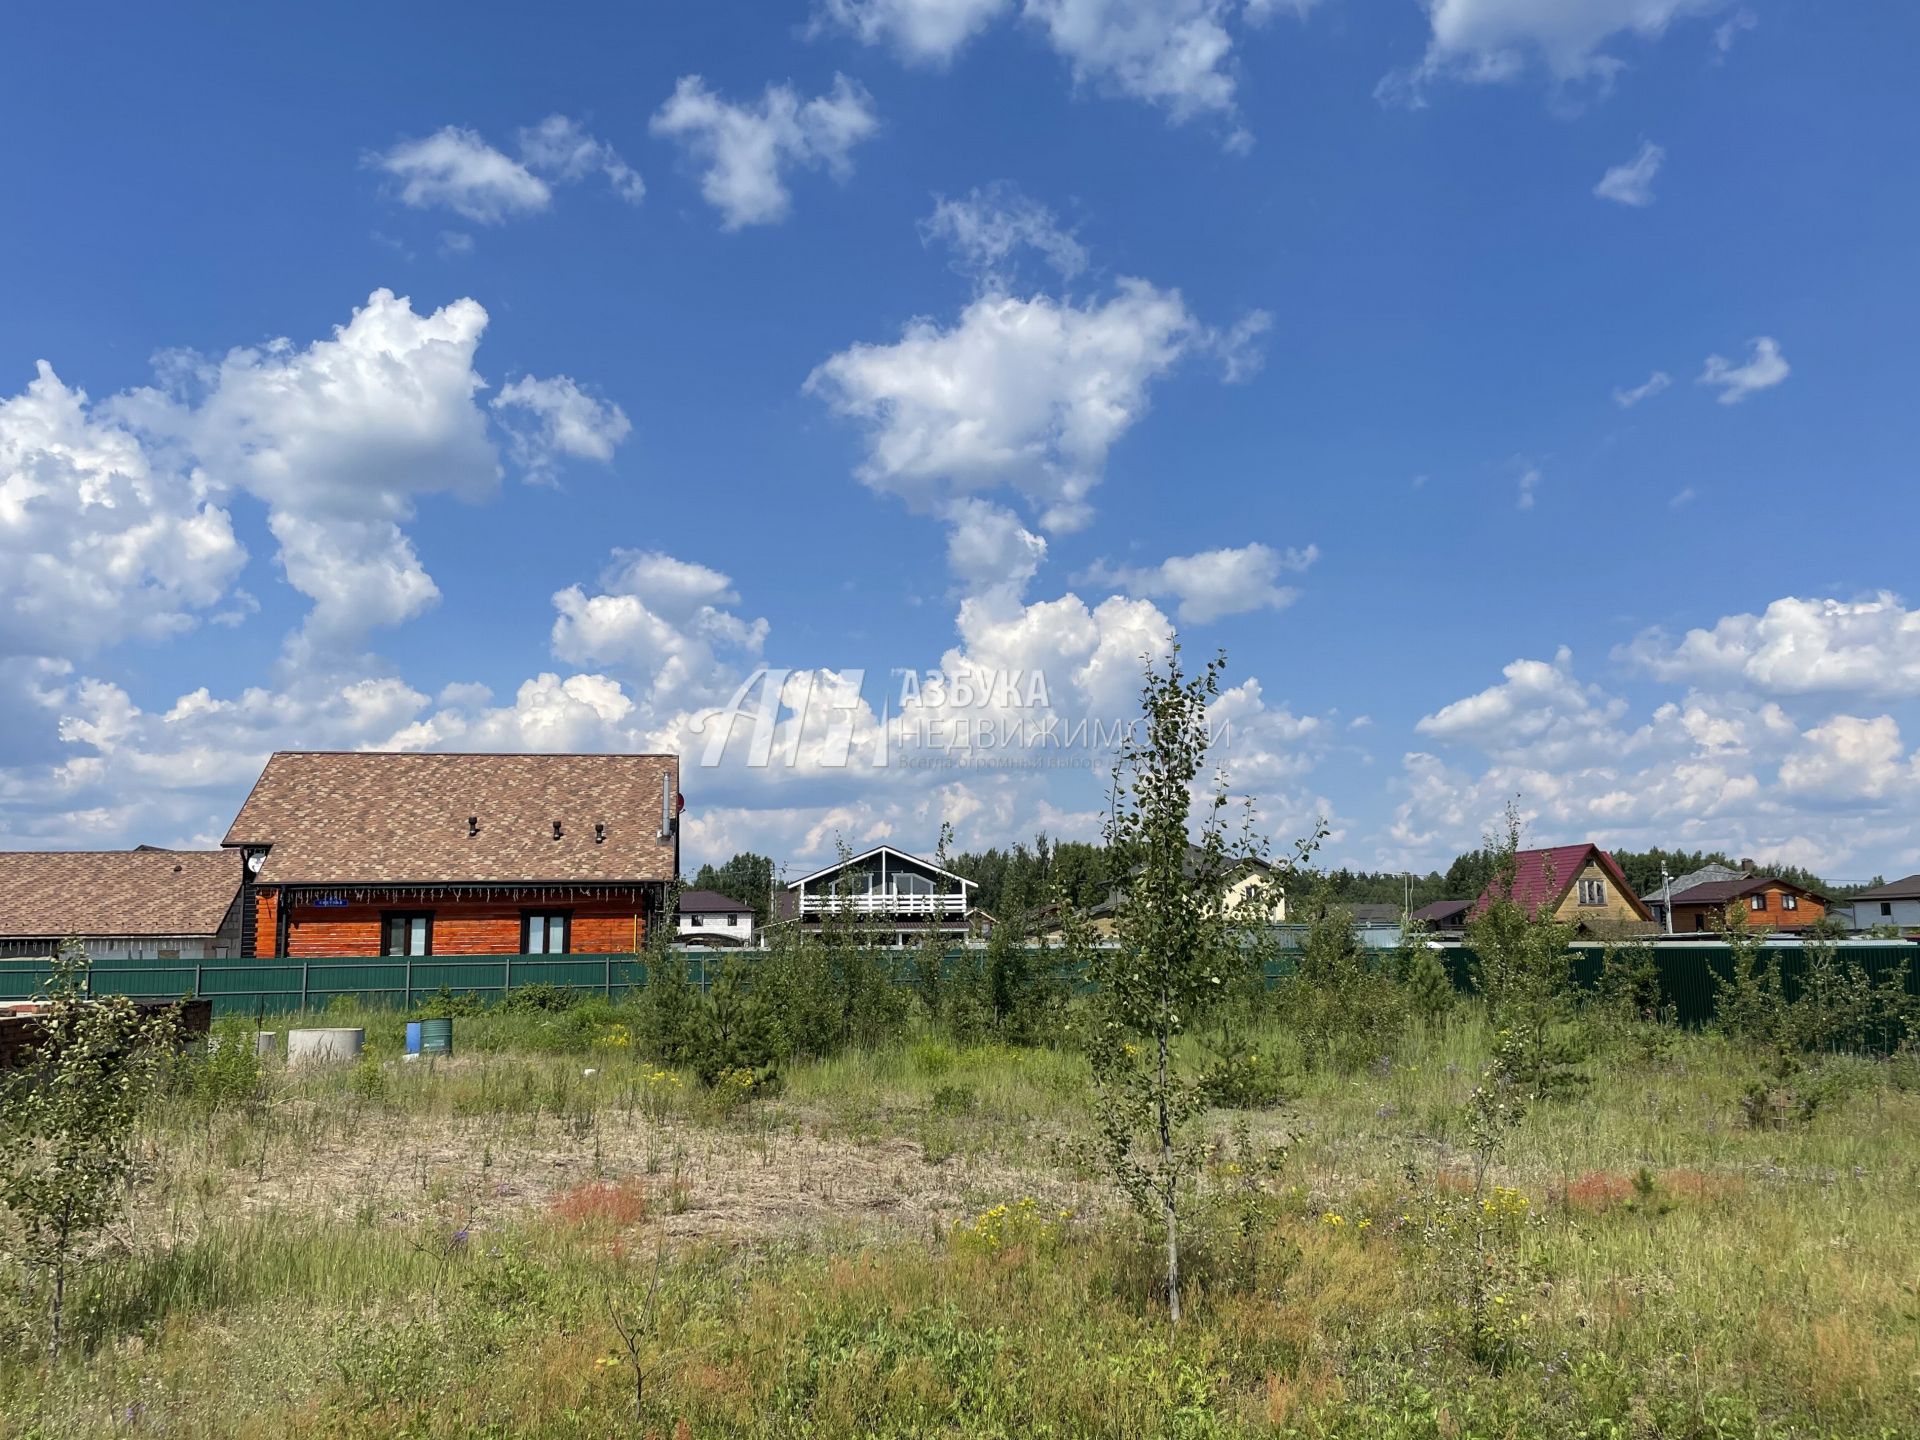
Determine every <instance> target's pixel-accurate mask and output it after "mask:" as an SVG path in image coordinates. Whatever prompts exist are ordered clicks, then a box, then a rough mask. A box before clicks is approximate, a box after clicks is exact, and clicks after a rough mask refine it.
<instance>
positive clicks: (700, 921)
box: [687, 915, 707, 930]
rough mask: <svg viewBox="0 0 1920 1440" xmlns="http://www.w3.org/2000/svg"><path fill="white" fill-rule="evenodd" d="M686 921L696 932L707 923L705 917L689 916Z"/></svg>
mask: <svg viewBox="0 0 1920 1440" xmlns="http://www.w3.org/2000/svg"><path fill="white" fill-rule="evenodd" d="M687 920H688V923H689V924H691V925H692V926H693V928H694V929H696V930H698V929H700V928H701V927H702V926H703V925H705V924H706V923H707V917H706V916H704V915H689V916H688V917H687Z"/></svg>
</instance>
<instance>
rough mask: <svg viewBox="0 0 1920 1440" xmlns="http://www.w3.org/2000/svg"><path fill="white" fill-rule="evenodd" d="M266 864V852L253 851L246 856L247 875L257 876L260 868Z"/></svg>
mask: <svg viewBox="0 0 1920 1440" xmlns="http://www.w3.org/2000/svg"><path fill="white" fill-rule="evenodd" d="M266 863H267V856H266V852H265V851H255V852H254V853H253V854H251V855H249V856H247V873H248V874H249V875H258V874H259V873H260V867H261V866H262V865H264V864H266Z"/></svg>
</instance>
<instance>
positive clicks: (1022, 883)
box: [690, 834, 1859, 923]
mask: <svg viewBox="0 0 1920 1440" xmlns="http://www.w3.org/2000/svg"><path fill="white" fill-rule="evenodd" d="M1613 858H1614V859H1615V860H1618V861H1619V862H1620V868H1621V869H1622V870H1623V871H1625V872H1626V876H1627V883H1628V884H1630V885H1631V886H1632V887H1633V892H1634V894H1636V895H1646V894H1649V893H1651V892H1652V891H1654V890H1657V889H1659V887H1660V866H1661V864H1662V862H1664V863H1665V864H1666V867H1667V873H1668V874H1670V875H1671V876H1673V878H1674V879H1676V880H1677V879H1679V878H1680V877H1681V876H1683V875H1686V874H1688V873H1690V872H1692V871H1694V870H1698V869H1700V868H1701V867H1702V866H1705V865H1729V866H1734V867H1736V868H1737V867H1738V865H1739V863H1740V862H1739V859H1738V858H1737V857H1734V856H1730V855H1728V854H1726V853H1725V852H1724V851H1720V850H1661V849H1653V850H1615V851H1614V852H1613ZM1493 867H1494V852H1493V851H1492V850H1491V849H1489V848H1486V847H1482V848H1480V849H1477V850H1469V851H1467V852H1466V853H1465V854H1463V855H1458V856H1455V857H1454V860H1453V863H1452V864H1450V865H1448V866H1447V868H1446V869H1445V870H1444V871H1440V870H1430V871H1428V872H1427V873H1426V874H1425V875H1413V876H1411V877H1409V876H1408V875H1406V874H1405V873H1404V872H1401V871H1394V870H1352V869H1349V868H1347V867H1346V866H1344V865H1343V866H1341V867H1340V868H1338V869H1335V870H1324V871H1316V872H1315V873H1314V875H1313V876H1312V877H1311V879H1310V880H1309V882H1308V883H1310V884H1312V885H1313V886H1314V887H1315V888H1316V890H1317V892H1318V893H1319V894H1321V895H1324V897H1325V898H1326V899H1327V900H1329V901H1333V902H1335V903H1338V904H1344V905H1360V904H1392V905H1398V904H1400V903H1401V902H1402V901H1404V900H1405V899H1407V897H1408V889H1409V879H1410V880H1411V890H1412V901H1413V907H1414V908H1415V909H1416V910H1417V909H1419V908H1420V907H1421V906H1422V905H1426V904H1429V903H1431V902H1432V901H1435V900H1472V899H1474V898H1476V897H1477V896H1478V895H1479V894H1480V892H1481V891H1482V890H1485V889H1486V888H1487V884H1488V882H1489V881H1491V880H1492V879H1493ZM947 868H948V869H950V870H952V871H953V872H954V873H955V874H956V875H963V876H965V877H966V878H967V879H969V880H971V881H973V882H974V883H975V884H976V885H978V886H979V887H980V888H979V889H978V890H977V891H975V892H974V903H976V904H977V905H979V906H980V907H981V908H983V909H985V910H986V911H988V912H989V913H990V914H993V915H995V916H998V917H999V918H1000V919H1002V920H1014V919H1017V918H1019V917H1020V916H1022V915H1025V914H1029V913H1031V912H1032V911H1034V910H1037V909H1039V908H1040V907H1041V906H1043V905H1046V904H1049V903H1051V901H1052V900H1053V898H1054V893H1055V890H1056V888H1058V889H1059V890H1062V891H1064V892H1065V895H1066V898H1067V900H1068V902H1069V903H1071V904H1073V905H1075V906H1085V905H1092V904H1094V903H1095V902H1097V901H1100V900H1103V899H1105V898H1106V896H1107V894H1108V892H1109V891H1110V890H1111V889H1112V888H1113V884H1114V880H1115V878H1116V877H1115V876H1114V875H1113V874H1112V873H1111V869H1110V865H1109V861H1108V857H1107V851H1106V847H1105V846H1103V845H1096V844H1090V843H1088V842H1087V841H1084V840H1054V839H1051V838H1050V837H1048V836H1047V835H1045V834H1041V835H1037V836H1035V837H1034V839H1033V843H1032V844H1028V843H1026V842H1025V841H1020V842H1018V843H1016V844H1014V845H1011V846H1009V847H1007V848H1006V849H1001V848H1000V847H999V846H994V847H992V848H991V849H987V850H968V851H963V852H961V853H960V854H958V855H950V856H948V857H947ZM1754 868H1755V870H1756V871H1757V872H1758V873H1761V874H1767V875H1778V876H1779V877H1780V878H1781V879H1783V880H1790V881H1792V882H1793V883H1794V884H1796V885H1804V886H1805V887H1806V888H1807V889H1809V890H1813V891H1816V892H1818V893H1820V894H1823V895H1827V896H1830V897H1832V898H1834V899H1845V898H1847V896H1849V895H1851V894H1852V893H1853V892H1854V891H1855V890H1856V889H1858V888H1859V887H1858V886H1833V885H1828V884H1827V883H1826V882H1825V881H1824V880H1822V879H1821V878H1820V877H1819V876H1818V875H1815V874H1814V873H1813V872H1812V871H1810V870H1807V869H1804V868H1803V867H1801V866H1798V865H1778V864H1767V863H1764V862H1762V863H1759V864H1756V865H1755V867H1754ZM690 884H691V885H692V887H693V888H695V889H700V890H717V891H719V892H720V893H721V894H722V895H727V896H730V897H731V898H733V899H735V900H738V901H740V902H741V903H742V904H746V905H751V906H753V907H754V913H755V915H756V916H757V917H758V918H759V920H760V921H761V922H762V923H765V920H766V910H767V904H768V897H769V895H770V894H771V892H772V890H773V889H774V888H775V886H776V884H777V882H776V880H775V879H774V864H773V861H772V860H771V859H769V858H768V857H767V856H765V855H756V854H753V853H752V852H750V851H749V852H745V853H742V854H739V855H735V856H734V857H733V858H732V859H731V860H729V861H727V862H726V864H724V865H718V866H716V865H702V866H701V867H700V871H699V873H698V874H697V875H695V876H694V877H693V879H692V881H691V882H690Z"/></svg>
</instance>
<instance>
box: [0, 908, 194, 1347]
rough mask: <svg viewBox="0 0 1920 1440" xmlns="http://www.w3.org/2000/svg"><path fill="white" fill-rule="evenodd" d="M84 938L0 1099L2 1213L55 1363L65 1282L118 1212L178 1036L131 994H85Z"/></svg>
mask: <svg viewBox="0 0 1920 1440" xmlns="http://www.w3.org/2000/svg"><path fill="white" fill-rule="evenodd" d="M87 971H88V961H87V956H86V952H85V951H83V950H82V949H81V948H80V943H79V942H78V941H77V940H68V941H66V942H64V943H63V944H62V945H61V946H60V953H59V955H58V956H56V957H55V960H54V964H53V973H52V974H51V976H50V977H49V978H48V981H47V1006H46V1009H45V1010H43V1011H42V1012H41V1013H40V1015H39V1016H38V1017H37V1018H38V1020H39V1023H40V1041H39V1044H38V1045H37V1046H36V1047H35V1049H34V1051H33V1053H32V1055H31V1056H30V1057H29V1063H28V1064H27V1066H26V1067H25V1068H24V1069H22V1070H20V1071H18V1072H16V1073H15V1074H13V1075H11V1076H9V1077H8V1079H7V1084H6V1090H5V1093H4V1096H0V1102H3V1103H0V1203H4V1204H5V1205H6V1207H7V1209H8V1210H10V1211H11V1212H12V1213H13V1217H14V1219H15V1220H16V1221H17V1222H18V1225H19V1228H20V1234H21V1239H22V1242H23V1243H22V1257H21V1258H22V1259H23V1260H24V1261H25V1263H26V1266H27V1268H28V1270H29V1271H30V1272H37V1273H38V1274H40V1275H41V1276H43V1277H44V1278H45V1280H46V1282H47V1284H48V1285H49V1286H50V1294H49V1309H50V1313H51V1319H52V1334H51V1339H50V1342H49V1347H48V1348H49V1349H50V1351H51V1353H52V1354H53V1356H54V1358H55V1359H58V1358H59V1354H60V1331H61V1323H62V1321H63V1319H64V1318H65V1308H66V1295H67V1279H68V1276H69V1274H70V1272H71V1271H72V1269H73V1267H74V1265H75V1264H76V1263H77V1253H78V1250H79V1247H80V1246H81V1244H82V1243H83V1242H84V1241H85V1240H86V1238H87V1237H88V1236H89V1235H92V1234H93V1233H94V1232H95V1231H97V1230H98V1229H100V1227H101V1226H103V1225H105V1224H106V1223H107V1222H108V1221H109V1220H111V1219H113V1217H114V1216H115V1215H116V1214H118V1213H119V1211H120V1207H121V1205H122V1204H123V1203H124V1200H125V1195H126V1191H127V1189H128V1187H129V1186H130V1185H131V1183H132V1181H133V1178H134V1173H135V1164H134V1153H133V1131H134V1125H135V1123H136V1122H137V1121H138V1119H139V1116H140V1109H141V1106H142V1105H143V1104H144V1103H145V1102H146V1100H147V1097H148V1096H149V1095H150V1094H152V1092H153V1089H154V1087H155V1085H156V1084H157V1082H158V1081H159V1079H160V1077H161V1074H162V1071H163V1070H164V1068H165V1065H166V1062H167V1057H168V1056H169V1055H170V1054H171V1052H172V1049H173V1041H174V1037H175V1035H176V1033H177V1030H176V1024H175V1019H174V1016H173V1013H172V1012H171V1011H167V1012H163V1013H161V1014H159V1015H154V1016H143V1015H141V1014H140V1012H139V1011H138V1010H136V1009H135V1008H134V1005H133V1002H132V1001H131V1000H129V999H127V998H126V997H125V996H124V995H105V996H101V997H99V998H93V997H90V996H89V995H88V994H87V989H88V986H87Z"/></svg>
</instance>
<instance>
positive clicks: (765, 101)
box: [653, 75, 880, 230]
mask: <svg viewBox="0 0 1920 1440" xmlns="http://www.w3.org/2000/svg"><path fill="white" fill-rule="evenodd" d="M879 128H880V119H879V116H878V115H877V114H876V113H875V111H874V108H873V101H872V99H871V98H870V97H869V96H868V95H867V92H866V91H865V90H863V89H862V88H861V87H860V86H858V85H856V84H855V83H854V82H853V81H851V80H849V79H847V77H846V76H844V75H836V76H834V79H833V89H832V90H830V91H829V92H828V93H827V94H825V95H819V96H815V97H814V98H813V99H811V100H802V99H801V98H800V96H799V94H798V93H797V92H796V91H795V90H794V89H793V87H792V86H791V85H769V86H768V87H767V89H766V93H765V94H763V95H762V96H761V97H760V99H759V101H758V102H757V103H754V102H749V103H746V104H736V103H734V102H733V101H730V100H726V99H723V98H722V97H721V96H719V95H717V94H715V93H714V92H713V91H712V90H710V89H708V88H707V84H706V82H705V81H704V80H702V79H701V78H700V77H699V76H698V75H683V76H681V77H680V82H679V84H678V85H676V86H675V87H674V92H673V94H672V96H670V97H669V98H668V100H667V103H666V104H664V105H662V106H661V107H660V110H659V112H658V113H657V114H656V115H655V116H654V117H653V131H654V133H655V134H656V135H667V136H671V137H673V138H675V139H677V140H679V141H680V142H681V143H682V144H683V145H685V146H686V147H687V149H688V151H689V152H690V153H691V154H692V155H693V156H694V158H695V159H696V160H697V161H698V162H699V163H701V164H702V165H704V166H705V167H706V168H705V170H704V172H703V173H702V175H701V177H700V192H701V194H702V195H704V196H705V197H706V199H707V203H708V204H710V205H712V206H713V207H714V209H716V210H718V211H719V212H720V215H721V223H722V225H723V226H724V228H726V229H728V230H738V229H740V228H742V227H743V226H747V225H771V224H774V223H776V222H778V221H780V220H783V219H785V218H786V215H787V211H788V210H789V209H790V208H791V206H792V202H793V197H792V195H791V194H790V193H789V192H788V190H787V185H786V172H787V171H789V170H791V169H793V168H794V167H795V166H804V167H806V168H809V169H821V168H824V169H825V170H827V172H828V173H829V174H831V175H833V176H835V177H836V178H839V179H844V178H845V177H846V176H847V175H849V174H850V173H852V169H853V161H852V158H851V156H852V152H853V147H854V146H856V145H858V144H860V143H861V142H862V141H865V140H868V139H871V138H872V137H873V136H874V135H875V134H876V133H877V132H878V131H879Z"/></svg>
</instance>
